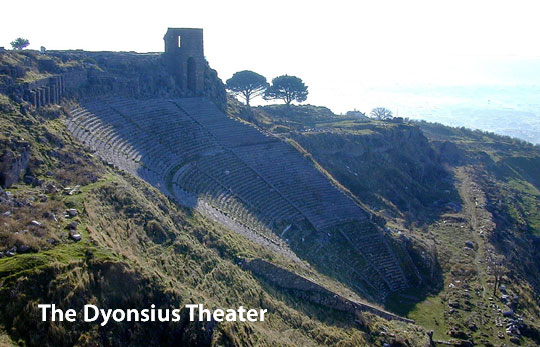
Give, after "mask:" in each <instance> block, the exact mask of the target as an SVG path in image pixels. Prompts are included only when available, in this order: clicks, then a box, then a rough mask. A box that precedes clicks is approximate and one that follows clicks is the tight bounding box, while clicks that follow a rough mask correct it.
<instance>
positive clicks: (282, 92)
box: [264, 75, 308, 106]
mask: <svg viewBox="0 0 540 347" xmlns="http://www.w3.org/2000/svg"><path fill="white" fill-rule="evenodd" d="M307 89H308V88H307V86H306V85H305V84H304V82H303V81H302V80H301V79H300V78H298V77H296V76H289V75H283V76H278V77H276V78H274V79H273V80H272V85H271V86H270V87H268V88H267V89H266V92H265V93H264V98H265V99H266V100H271V99H281V100H283V101H285V104H286V105H287V106H289V105H290V104H291V102H292V101H298V102H302V101H306V99H307V95H308V90H307Z"/></svg>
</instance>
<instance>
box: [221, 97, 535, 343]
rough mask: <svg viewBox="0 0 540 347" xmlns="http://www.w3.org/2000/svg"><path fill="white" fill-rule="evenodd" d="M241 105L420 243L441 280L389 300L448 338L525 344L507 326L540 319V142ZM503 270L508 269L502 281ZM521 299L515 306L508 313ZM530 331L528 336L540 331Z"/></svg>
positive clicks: (428, 266)
mask: <svg viewBox="0 0 540 347" xmlns="http://www.w3.org/2000/svg"><path fill="white" fill-rule="evenodd" d="M236 107H238V106H235V104H234V103H232V104H231V106H230V109H231V110H232V111H233V112H235V114H237V115H238V116H239V117H242V118H245V119H249V120H251V121H252V122H254V123H256V124H257V125H258V126H260V127H263V128H265V129H268V130H270V131H273V132H275V133H276V134H279V136H281V137H283V138H287V139H290V140H291V141H294V142H296V143H297V144H298V146H299V147H300V148H301V149H302V150H304V151H305V152H306V153H308V155H309V156H311V158H312V159H313V160H314V161H316V162H317V163H318V164H319V165H320V166H321V167H322V168H323V169H324V170H325V171H326V172H327V174H328V175H329V176H331V177H332V178H333V179H336V180H337V181H338V182H339V183H340V184H342V185H343V186H344V187H346V188H347V189H348V190H349V191H350V192H351V194H353V195H354V196H355V197H357V198H358V199H359V200H361V201H362V202H363V203H365V204H366V206H367V207H368V208H370V209H371V210H372V211H373V212H374V213H376V214H378V215H379V216H381V217H382V218H384V219H385V221H386V226H387V228H389V229H390V230H392V232H393V233H394V235H395V236H396V237H397V238H398V239H400V240H402V241H403V242H404V243H405V244H406V245H408V250H409V254H410V255H411V257H412V258H413V260H414V261H415V263H416V264H417V267H418V269H419V271H420V275H421V277H422V279H423V280H424V281H430V282H431V284H432V285H431V286H430V288H429V289H428V291H427V292H425V293H423V294H419V293H418V291H416V292H413V291H411V293H410V295H406V294H405V295H401V297H396V298H395V299H396V300H395V301H394V300H393V299H394V298H390V300H389V301H388V302H387V307H389V308H392V309H394V310H396V311H397V312H400V313H401V314H404V315H407V316H409V317H411V318H413V319H416V321H417V322H418V323H420V324H422V325H423V326H425V327H428V328H430V329H433V330H434V331H435V337H436V338H438V339H441V340H443V339H447V338H448V336H451V337H457V338H461V339H469V340H473V341H475V342H476V343H484V344H489V343H495V342H498V341H501V340H503V339H507V340H508V341H510V338H513V339H512V341H514V342H517V341H518V338H517V337H516V336H514V335H515V334H513V335H512V333H511V332H509V333H508V332H506V331H504V329H503V327H505V326H506V327H508V326H512V325H511V324H510V325H509V322H512V321H514V319H515V318H516V317H518V320H519V321H521V320H523V321H528V322H530V323H531V324H532V325H531V326H535V322H537V321H538V313H539V311H538V299H539V298H538V295H537V294H536V293H538V289H539V287H538V278H539V274H538V268H539V267H538V265H539V264H540V263H539V259H538V256H537V254H538V244H539V243H538V231H539V229H538V224H537V221H538V211H540V208H539V207H540V205H539V204H540V195H539V190H538V182H537V176H538V175H537V174H536V173H537V172H538V169H539V168H540V149H539V148H538V146H533V145H531V144H528V143H525V142H522V141H519V140H515V139H511V138H508V137H503V136H497V135H493V134H490V133H484V132H480V131H471V130H468V129H464V128H451V127H446V126H442V125H440V124H433V123H426V122H420V123H404V122H403V121H402V120H399V119H396V120H395V121H386V122H381V121H373V120H366V119H359V118H356V119H355V118H354V117H348V116H339V115H334V114H332V113H331V112H329V110H328V109H324V108H316V107H312V106H294V107H292V108H291V109H287V108H285V107H277V106H270V107H258V108H255V109H253V111H252V112H248V111H247V110H243V111H242V110H241V109H238V108H236ZM311 114H313V116H312V117H311V116H310V115H311ZM303 119H304V120H305V121H302V120H303ZM418 245H422V248H421V249H418V248H417V247H418ZM426 250H429V251H426ZM495 274H499V275H500V277H501V282H500V283H499V284H498V285H497V290H494V280H495ZM501 283H502V285H501ZM499 285H500V287H499ZM501 288H502V289H501ZM510 308H511V309H512V314H511V315H510V314H508V315H506V316H503V314H502V313H504V312H507V311H508V312H510ZM529 329H530V326H528V327H527V328H526V329H525V331H526V333H525V334H526V335H528V336H529V337H531V338H533V339H534V338H537V335H536V334H537V333H536V332H535V330H534V329H533V330H532V331H531V330H529ZM523 330H524V329H522V331H521V333H523ZM518 336H519V335H518Z"/></svg>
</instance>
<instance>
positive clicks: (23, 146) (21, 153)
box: [0, 140, 30, 188]
mask: <svg viewBox="0 0 540 347" xmlns="http://www.w3.org/2000/svg"><path fill="white" fill-rule="evenodd" d="M29 159H30V144H29V143H28V142H24V141H16V140H15V141H12V142H11V143H10V144H9V145H8V146H6V150H5V151H4V153H0V186H2V187H4V188H8V187H10V186H11V185H12V184H13V183H15V182H17V181H18V180H19V177H20V175H21V172H22V171H24V170H26V168H27V167H28V161H29Z"/></svg>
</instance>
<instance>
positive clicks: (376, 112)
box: [369, 107, 392, 120]
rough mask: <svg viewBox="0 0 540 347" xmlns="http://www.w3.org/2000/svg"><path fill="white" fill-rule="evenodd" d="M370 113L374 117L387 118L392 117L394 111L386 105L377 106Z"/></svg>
mask: <svg viewBox="0 0 540 347" xmlns="http://www.w3.org/2000/svg"><path fill="white" fill-rule="evenodd" d="M369 115H370V116H371V117H372V118H375V119H379V120H386V119H391V118H392V111H390V110H389V109H387V108H385V107H375V108H374V109H373V110H371V112H370V113H369Z"/></svg>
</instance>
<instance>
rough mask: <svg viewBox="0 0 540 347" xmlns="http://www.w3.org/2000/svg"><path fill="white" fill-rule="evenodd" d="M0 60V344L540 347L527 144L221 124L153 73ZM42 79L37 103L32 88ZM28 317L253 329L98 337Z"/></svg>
mask: <svg viewBox="0 0 540 347" xmlns="http://www.w3.org/2000/svg"><path fill="white" fill-rule="evenodd" d="M0 57H1V59H2V60H1V64H0V74H1V75H2V79H1V81H2V83H1V87H2V88H0V113H1V117H0V128H1V129H2V132H1V133H0V146H1V147H0V183H1V184H2V187H4V188H3V189H2V190H1V191H0V194H1V199H0V225H2V226H3V228H2V229H1V231H0V251H2V254H1V255H2V257H1V258H0V301H1V305H2V307H4V308H5V309H4V310H2V311H1V313H0V324H1V326H0V342H1V343H4V344H9V343H11V344H20V345H124V344H131V345H179V344H184V345H210V344H212V345H257V346H259V345H350V346H358V345H380V346H383V345H385V344H388V345H394V346H406V345H409V346H421V345H425V344H426V342H428V335H427V334H426V333H427V331H428V330H433V331H434V338H435V340H436V341H439V342H438V343H443V342H444V343H450V344H455V345H460V344H462V345H468V344H470V343H475V344H483V345H493V344H500V343H503V342H504V343H507V344H510V343H516V344H525V345H527V344H538V343H540V330H539V327H538V318H539V315H540V309H539V304H538V303H539V302H540V301H539V298H538V296H537V294H536V293H538V292H539V290H540V283H538V278H540V274H539V273H538V269H539V264H540V259H539V258H538V245H539V243H538V237H539V233H540V230H539V220H540V217H539V210H540V209H539V201H540V193H539V190H540V187H539V184H540V182H538V180H537V177H539V174H540V150H539V149H538V147H534V146H532V145H529V144H526V143H523V142H519V141H515V140H512V139H509V138H504V137H500V136H495V135H492V134H487V133H481V132H477V131H469V130H466V129H457V128H449V127H444V126H441V125H438V124H431V123H411V122H405V121H403V120H400V119H396V120H394V121H385V122H382V121H373V120H368V119H364V118H358V117H354V116H339V115H335V114H333V113H332V112H331V111H330V110H329V109H327V108H324V107H316V106H309V105H307V106H293V107H292V108H290V109H289V108H286V107H284V106H279V105H273V106H268V107H258V108H254V109H252V110H248V109H245V108H244V107H243V106H241V105H239V104H238V103H237V102H235V101H234V100H232V99H231V100H229V102H228V104H227V112H226V113H223V112H222V110H223V109H225V105H224V95H225V92H224V90H223V86H222V84H221V82H220V81H219V80H218V79H217V77H216V76H215V74H212V71H211V70H208V69H207V70H206V71H207V75H206V79H205V88H204V90H203V92H202V93H201V94H195V93H193V92H190V91H185V90H184V89H182V88H181V87H180V86H178V85H177V84H176V82H175V81H174V80H173V79H171V80H169V81H168V82H167V83H168V84H164V82H165V80H167V73H166V66H165V65H164V63H163V62H162V61H161V60H160V58H159V55H155V56H154V55H151V54H150V55H137V54H132V53H118V54H117V53H110V52H100V53H89V52H82V51H73V52H69V51H68V52H51V53H50V54H46V55H39V54H37V53H32V52H23V53H12V52H0ZM42 60H45V61H50V62H48V63H44V62H41V61H42ZM51 66H54V69H53V68H51ZM73 71H78V72H77V73H76V74H72V72H73ZM58 76H63V77H62V78H63V84H64V87H63V88H62V90H63V93H64V94H63V96H62V98H61V100H60V98H58V99H57V100H56V102H54V101H55V100H54V97H52V95H56V94H55V93H56V92H58V89H57V87H48V88H49V89H47V90H48V91H46V92H44V90H43V89H40V88H43V86H41V85H40V83H41V82H39V81H46V83H47V86H57V85H58V84H54V83H57V81H58V80H57V79H53V80H50V79H51V78H57V77H58ZM73 76H79V77H81V76H86V77H85V78H82V79H80V78H79V79H78V80H77V79H76V78H75V79H74V78H73ZM70 79H71V80H70ZM36 81H37V82H36ZM77 81H78V82H77ZM32 83H37V84H32ZM43 83H45V82H43ZM164 85H167V86H168V87H166V88H164ZM133 86H138V87H136V88H135V89H134V88H133ZM31 92H34V94H32V93H31ZM32 95H40V97H42V98H44V97H46V96H47V95H48V97H49V100H48V101H49V102H47V104H48V105H38V106H39V107H37V106H36V105H34V104H33V103H32V102H33V100H32V98H31V96H32ZM194 96H197V97H194ZM495 279H497V282H496V283H495ZM38 303H56V304H57V305H58V306H60V307H64V308H76V309H77V310H78V311H79V310H80V309H81V308H82V306H83V305H84V304H86V303H94V304H96V305H97V306H99V307H103V308H132V307H140V308H145V307H149V306H150V305H151V304H155V305H156V306H157V307H160V308H166V307H176V308H182V307H183V306H184V305H185V304H187V303H204V304H205V305H207V306H209V307H238V306H240V305H244V306H246V307H252V308H264V309H268V319H267V320H265V321H264V322H253V323H252V322H223V323H218V322H215V321H211V322H208V323H206V322H205V323H202V322H198V321H195V322H190V321H189V320H187V319H186V316H187V312H186V310H182V317H183V318H184V319H183V320H181V322H180V323H172V322H170V323H142V322H123V323H109V325H107V326H106V327H101V326H99V324H90V323H83V322H80V321H78V322H75V323H65V322H64V323H59V322H50V321H46V322H42V321H41V320H40V319H39V311H38V309H37V304H38ZM413 321H414V322H413Z"/></svg>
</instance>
